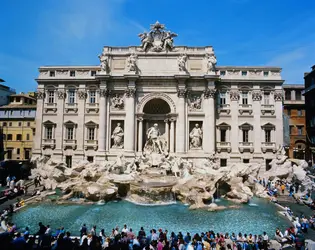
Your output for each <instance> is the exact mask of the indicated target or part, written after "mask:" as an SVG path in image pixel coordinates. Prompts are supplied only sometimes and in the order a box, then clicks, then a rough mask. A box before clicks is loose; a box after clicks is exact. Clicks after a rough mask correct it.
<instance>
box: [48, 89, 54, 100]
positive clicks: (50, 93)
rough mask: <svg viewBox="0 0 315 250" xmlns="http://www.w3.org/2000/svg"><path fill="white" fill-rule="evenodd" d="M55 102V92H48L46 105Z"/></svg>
mask: <svg viewBox="0 0 315 250" xmlns="http://www.w3.org/2000/svg"><path fill="white" fill-rule="evenodd" d="M54 102H55V92H54V91H53V90H49V91H48V103H54Z"/></svg>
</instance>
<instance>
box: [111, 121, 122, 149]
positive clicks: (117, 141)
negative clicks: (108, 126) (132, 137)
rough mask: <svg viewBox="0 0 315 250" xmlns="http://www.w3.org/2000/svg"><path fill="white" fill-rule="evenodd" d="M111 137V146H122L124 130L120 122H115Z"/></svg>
mask: <svg viewBox="0 0 315 250" xmlns="http://www.w3.org/2000/svg"><path fill="white" fill-rule="evenodd" d="M112 139H113V141H114V143H113V146H112V148H123V147H124V130H123V129H122V127H121V124H120V123H117V126H116V128H115V129H114V131H113V133H112Z"/></svg>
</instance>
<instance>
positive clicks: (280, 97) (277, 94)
mask: <svg viewBox="0 0 315 250" xmlns="http://www.w3.org/2000/svg"><path fill="white" fill-rule="evenodd" d="M273 97H274V99H275V101H276V102H282V100H283V94H282V92H280V91H279V92H278V91H277V92H275V93H274V94H273Z"/></svg>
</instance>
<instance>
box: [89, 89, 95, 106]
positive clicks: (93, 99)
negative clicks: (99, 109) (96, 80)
mask: <svg viewBox="0 0 315 250" xmlns="http://www.w3.org/2000/svg"><path fill="white" fill-rule="evenodd" d="M95 102H96V92H95V91H94V90H93V91H90V103H95Z"/></svg>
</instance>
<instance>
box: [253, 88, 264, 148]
mask: <svg viewBox="0 0 315 250" xmlns="http://www.w3.org/2000/svg"><path fill="white" fill-rule="evenodd" d="M258 87H259V86H258ZM261 100H262V93H261V91H260V90H259V89H256V90H255V89H254V90H253V92H252V103H253V116H254V120H253V121H254V124H253V126H254V136H253V138H254V153H255V154H260V153H261V146H262V144H261V143H262V140H261V138H263V137H262V133H261V123H260V115H261V111H260V107H261Z"/></svg>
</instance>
